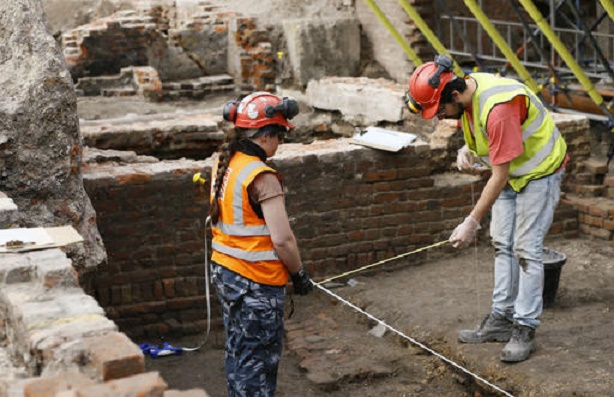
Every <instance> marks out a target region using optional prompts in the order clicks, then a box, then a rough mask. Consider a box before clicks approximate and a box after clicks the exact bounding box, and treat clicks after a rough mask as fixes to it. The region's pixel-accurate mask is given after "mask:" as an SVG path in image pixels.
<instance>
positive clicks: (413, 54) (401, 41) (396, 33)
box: [365, 0, 422, 66]
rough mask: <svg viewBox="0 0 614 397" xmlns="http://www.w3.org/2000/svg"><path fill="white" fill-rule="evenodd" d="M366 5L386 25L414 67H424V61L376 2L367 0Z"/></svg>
mask: <svg viewBox="0 0 614 397" xmlns="http://www.w3.org/2000/svg"><path fill="white" fill-rule="evenodd" d="M365 3H367V5H368V6H369V7H370V8H371V10H372V11H373V13H374V14H375V16H376V17H378V18H379V20H380V21H381V22H382V23H383V24H384V26H385V27H386V29H388V31H389V32H390V34H391V35H392V37H394V39H395V40H396V41H397V42H398V43H399V45H400V46H401V47H402V48H403V51H405V53H406V54H407V56H408V57H409V59H411V61H412V62H413V63H414V66H420V65H422V60H421V59H420V58H419V57H418V55H417V54H416V52H415V51H414V50H412V49H411V47H410V46H409V45H408V44H407V42H406V41H405V39H404V38H403V36H401V34H400V33H399V31H398V30H397V29H396V28H395V27H394V26H393V25H392V23H390V20H389V19H388V18H387V17H386V15H385V14H384V13H383V12H382V10H381V9H380V8H379V7H378V6H377V4H375V1H374V0H365Z"/></svg>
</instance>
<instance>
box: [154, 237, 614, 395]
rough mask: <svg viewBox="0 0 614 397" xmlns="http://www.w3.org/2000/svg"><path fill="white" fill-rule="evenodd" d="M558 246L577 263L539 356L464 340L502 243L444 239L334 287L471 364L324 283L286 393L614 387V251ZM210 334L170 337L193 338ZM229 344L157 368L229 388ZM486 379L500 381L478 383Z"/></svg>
mask: <svg viewBox="0 0 614 397" xmlns="http://www.w3.org/2000/svg"><path fill="white" fill-rule="evenodd" d="M547 243H548V246H549V247H551V248H553V249H556V250H557V251H560V252H563V253H565V254H566V256H567V262H566V264H565V265H564V266H563V267H562V269H561V278H560V283H559V288H558V294H557V297H556V300H555V304H554V306H553V307H551V308H548V309H545V310H544V314H543V317H542V320H543V325H542V326H541V327H540V328H539V330H538V333H537V342H538V350H537V351H536V352H535V353H534V354H533V356H532V357H531V359H529V360H528V361H525V362H522V363H518V364H514V365H510V364H505V363H502V362H500V361H499V358H498V357H499V351H500V349H501V348H502V347H503V345H502V344H499V343H493V344H484V345H463V344H459V343H458V342H457V341H456V333H457V331H458V330H459V329H463V328H472V327H473V326H474V325H476V324H477V323H479V322H480V321H481V319H482V317H483V315H484V314H485V313H486V312H487V311H488V310H489V307H490V293H491V287H492V285H491V283H492V249H491V248H490V247H488V246H486V245H480V246H478V247H475V248H469V249H466V250H464V251H462V252H455V251H454V252H453V251H451V249H448V248H445V247H441V248H435V249H433V252H432V254H429V255H428V256H429V257H427V258H426V259H425V260H424V261H421V263H420V264H417V263H416V261H415V260H413V259H412V257H411V256H408V257H406V258H404V259H400V260H399V262H400V263H392V262H391V263H390V265H391V266H389V264H386V265H383V266H382V268H380V269H378V270H377V271H375V272H373V273H372V274H369V275H363V274H361V273H358V274H356V275H354V277H352V279H353V281H357V282H358V284H356V285H354V286H349V285H348V284H345V281H347V280H340V281H343V284H342V285H343V286H341V287H339V288H334V289H330V290H329V291H332V292H333V293H334V294H337V295H339V296H341V297H343V298H344V299H347V300H348V301H349V302H352V303H353V304H354V305H356V306H357V307H360V308H361V309H363V310H364V311H366V312H367V313H370V314H371V315H372V316H374V317H375V318H377V319H379V320H382V321H384V322H385V323H386V324H388V325H389V326H390V327H392V328H394V329H396V330H398V331H399V332H402V333H403V334H405V335H406V336H407V337H408V338H411V339H413V340H414V341H417V342H419V343H423V344H424V345H425V346H427V347H428V348H430V349H433V351H435V352H436V353H438V354H441V355H442V356H443V357H445V358H446V359H448V360H450V361H452V362H454V363H456V364H458V365H459V366H461V367H462V368H463V369H460V370H459V369H458V368H453V366H452V365H449V363H446V362H445V361H444V360H443V359H441V358H440V357H437V356H436V355H433V354H430V353H428V352H427V351H425V350H424V349H422V348H420V347H417V346H416V345H415V344H414V343H413V342H412V341H410V340H408V339H407V338H406V337H402V336H399V335H398V334H395V333H394V332H391V331H390V330H388V331H387V332H386V333H385V335H384V336H383V337H377V336H374V335H372V334H370V333H369V331H370V330H372V329H373V328H374V326H375V325H377V323H376V322H375V321H373V320H372V319H369V318H367V317H366V316H365V315H364V314H360V313H358V312H357V311H355V310H354V309H352V308H350V307H349V306H348V305H346V304H344V303H341V302H340V301H339V300H338V299H337V298H335V297H332V296H331V295H329V294H327V293H325V292H324V291H322V290H318V291H316V292H315V293H314V294H312V295H309V296H307V297H294V301H295V306H296V312H295V315H294V316H293V318H291V319H290V320H287V321H286V334H287V337H286V347H285V350H284V356H283V359H282V365H281V368H280V374H279V378H278V396H282V397H283V396H306V397H311V396H332V397H340V396H349V395H352V396H359V397H366V396H382V395H390V396H435V395H436V396H450V397H451V396H475V395H481V396H486V395H505V393H508V395H516V396H612V395H614V392H613V391H612V390H614V359H612V354H611V352H612V351H613V349H614V342H613V341H612V337H611V336H612V332H611V324H612V320H613V316H612V306H613V304H614V288H613V287H612V280H613V279H614V277H613V276H614V262H613V261H612V259H611V258H612V257H613V256H614V247H613V246H611V245H608V243H607V242H604V241H596V240H595V241H594V240H588V239H584V238H576V239H560V238H558V239H552V240H548V242H547ZM434 251H438V252H434ZM442 253H443V255H442ZM199 338H202V336H194V337H191V338H184V339H178V340H175V341H170V342H171V343H174V344H175V345H177V346H182V344H183V346H189V345H190V344H195V342H197V341H198V339H199ZM301 340H303V342H301ZM222 344H223V336H222V335H221V333H220V332H216V333H214V334H213V335H212V336H211V338H210V339H209V341H208V343H207V344H206V346H205V347H204V348H203V349H201V351H199V352H194V353H185V354H184V355H182V356H174V357H165V358H159V359H155V360H154V359H151V358H148V359H147V365H148V368H149V369H150V370H158V371H160V372H161V373H162V375H163V377H164V378H165V379H166V380H167V382H168V383H169V386H171V387H172V388H175V389H181V390H185V389H189V388H194V387H201V388H202V387H204V388H205V389H206V390H207V391H208V392H209V394H210V395H211V396H212V397H217V396H224V395H226V392H225V384H224V374H223V352H222V350H221V348H222ZM476 376H478V377H479V378H482V379H485V380H486V381H487V382H489V383H490V384H491V385H493V386H494V387H492V386H491V385H488V384H483V383H482V382H479V381H477V382H476ZM479 378H478V379H479ZM476 383H477V385H476ZM497 389H499V390H497Z"/></svg>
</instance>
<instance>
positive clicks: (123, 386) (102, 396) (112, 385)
mask: <svg viewBox="0 0 614 397" xmlns="http://www.w3.org/2000/svg"><path fill="white" fill-rule="evenodd" d="M167 389H168V385H167V384H166V382H164V379H162V377H160V374H159V373H157V372H147V373H144V374H139V375H134V376H130V377H128V378H123V379H118V380H112V381H109V382H106V383H102V384H98V385H93V386H89V387H82V388H79V389H77V390H76V392H77V393H76V394H77V397H117V396H123V397H164V392H165V391H166V390H167Z"/></svg>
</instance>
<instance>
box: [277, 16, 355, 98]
mask: <svg viewBox="0 0 614 397" xmlns="http://www.w3.org/2000/svg"><path fill="white" fill-rule="evenodd" d="M283 29H284V35H285V37H286V40H287V43H288V54H289V59H290V63H291V65H292V70H293V72H294V76H295V78H296V80H297V83H298V84H301V85H303V86H305V85H306V84H307V83H308V82H309V81H310V80H314V79H321V78H323V77H327V76H350V77H354V76H358V74H359V72H360V25H359V22H358V21H357V20H356V19H354V18H348V19H332V18H319V19H308V18H302V19H287V20H284V21H283Z"/></svg>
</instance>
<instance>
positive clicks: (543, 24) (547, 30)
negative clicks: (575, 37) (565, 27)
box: [518, 0, 614, 127]
mask: <svg viewBox="0 0 614 397" xmlns="http://www.w3.org/2000/svg"><path fill="white" fill-rule="evenodd" d="M518 1H519V2H520V4H521V5H522V6H523V7H524V9H525V10H526V11H527V13H528V14H529V16H530V17H531V19H533V21H535V23H536V24H537V26H539V28H540V29H541V31H542V33H543V34H544V36H546V38H547V39H548V41H550V43H551V44H552V46H553V47H554V48H555V49H556V51H557V52H558V54H559V55H560V56H561V58H563V60H564V61H565V63H566V64H567V66H568V67H569V68H570V69H571V71H572V72H573V74H574V76H576V78H577V79H578V81H579V82H580V84H582V86H583V87H584V89H585V90H586V92H587V93H588V95H589V97H590V98H591V99H592V100H593V102H595V104H596V105H597V106H599V107H600V108H601V110H602V111H603V112H604V113H605V115H606V116H607V118H608V120H609V123H610V127H612V125H614V115H612V113H611V112H610V109H608V107H607V106H606V105H605V103H604V101H603V97H602V96H601V94H600V93H599V92H598V91H597V89H596V88H595V86H594V85H593V83H592V81H591V80H590V79H589V78H588V76H587V75H586V74H585V73H584V71H583V70H582V68H581V67H580V65H578V63H577V62H576V60H575V59H574V57H573V55H571V53H570V52H569V51H568V50H567V48H566V47H565V44H563V42H562V41H561V39H560V38H559V37H558V36H557V35H556V33H555V32H554V30H553V29H552V28H551V27H550V25H549V24H548V23H547V21H546V19H545V18H544V16H543V15H542V14H541V12H540V11H539V10H538V9H537V7H536V6H535V4H534V3H533V1H532V0H518ZM606 1H610V2H611V1H612V0H606ZM602 3H603V1H602Z"/></svg>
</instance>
